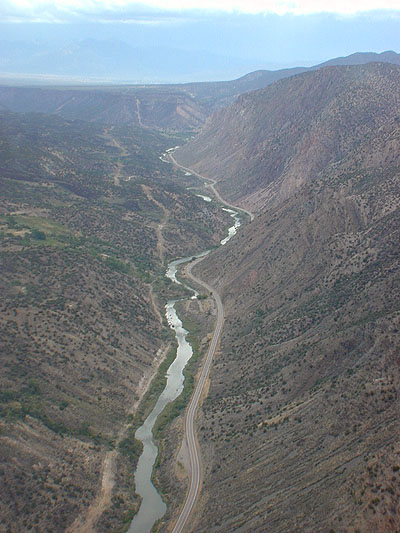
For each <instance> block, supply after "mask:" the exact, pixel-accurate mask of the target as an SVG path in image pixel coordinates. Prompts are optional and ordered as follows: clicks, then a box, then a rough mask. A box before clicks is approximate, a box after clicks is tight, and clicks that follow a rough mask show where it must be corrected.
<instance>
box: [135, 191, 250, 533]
mask: <svg viewBox="0 0 400 533" xmlns="http://www.w3.org/2000/svg"><path fill="white" fill-rule="evenodd" d="M206 198H207V199H206ZM203 199H204V201H206V202H207V201H209V199H208V197H204V198H203ZM223 209H224V210H225V211H227V212H229V214H230V215H231V216H232V218H233V219H234V224H233V225H232V226H231V227H230V228H229V229H228V235H227V237H225V238H224V239H222V241H221V243H220V244H221V245H222V246H223V245H224V244H226V243H227V242H228V241H229V240H230V239H231V238H232V237H233V236H234V235H235V234H236V231H237V229H238V228H239V226H240V225H241V221H240V216H239V213H238V212H237V211H235V210H233V209H228V208H226V207H224V208H223ZM209 252H210V250H206V251H204V252H202V253H199V254H197V255H195V256H193V255H191V256H190V257H185V258H182V259H177V260H175V261H172V262H171V263H169V265H168V268H167V272H166V276H167V277H168V278H169V279H170V280H171V281H173V282H174V283H178V284H181V282H180V281H179V280H178V279H177V277H176V274H177V270H178V267H179V266H180V265H183V264H184V263H188V262H191V263H190V265H189V266H188V268H187V274H188V276H189V277H190V278H191V279H193V281H195V282H196V283H197V284H198V285H200V286H202V287H204V288H205V289H206V290H207V291H208V292H209V293H212V295H213V296H214V299H215V301H216V303H217V322H216V327H215V330H214V334H213V337H212V339H211V344H210V347H209V350H208V353H207V356H206V360H205V362H204V364H203V369H202V372H201V376H200V379H199V381H198V383H197V385H196V388H195V391H194V393H193V396H192V399H191V401H190V404H189V407H188V409H187V411H186V416H185V431H186V435H185V438H186V440H187V447H188V450H189V458H190V465H191V482H190V487H189V492H188V494H187V496H186V500H185V504H184V507H183V508H182V510H181V513H180V515H179V517H178V520H177V522H176V524H175V527H174V533H178V532H180V531H182V528H183V527H184V525H185V523H186V520H187V518H188V517H189V515H190V513H191V511H192V509H193V506H194V503H195V501H196V498H197V496H198V492H199V489H200V481H201V468H200V458H199V452H198V450H197V443H196V438H195V430H194V415H195V412H196V409H197V406H198V403H199V400H200V397H201V393H202V390H203V387H204V383H205V381H206V379H207V376H208V372H209V369H210V367H211V363H212V359H213V356H214V353H215V349H216V347H217V344H218V340H219V337H220V334H221V331H222V326H223V319H224V317H223V307H222V302H221V299H220V297H219V295H218V294H217V293H216V292H215V291H214V290H213V289H212V287H210V286H209V285H207V284H206V283H204V282H203V281H201V280H199V279H197V278H195V277H194V276H193V274H192V273H191V270H192V268H193V266H194V265H195V264H197V263H198V262H200V261H201V260H202V259H204V257H205V256H206V255H207V254H208V253H209ZM193 259H194V260H193ZM185 286H186V287H187V288H188V289H189V290H191V291H192V292H193V296H192V298H196V297H197V295H198V292H197V291H196V290H195V289H193V288H192V287H189V286H188V285H186V284H185ZM176 302H177V300H170V301H169V302H168V303H167V305H166V318H167V320H168V324H169V326H170V327H171V329H173V330H174V332H175V336H176V340H177V343H178V348H177V353H176V358H175V360H174V362H173V363H172V364H171V366H170V367H169V369H168V371H167V384H166V386H165V389H164V390H163V392H162V393H161V395H160V397H159V398H158V400H157V403H156V404H155V406H154V408H153V410H152V411H151V413H150V414H149V416H148V417H147V418H146V420H145V422H144V423H143V425H142V426H140V427H139V428H138V429H137V431H136V434H135V437H136V438H137V439H138V440H140V441H141V442H142V443H143V452H142V454H141V456H140V458H139V461H138V465H137V468H136V472H135V484H136V492H137V493H138V494H139V495H140V496H141V498H142V502H141V505H140V509H139V512H138V513H137V514H136V515H135V517H134V519H133V521H132V523H131V526H130V528H129V533H148V532H150V531H151V529H152V527H153V525H154V523H155V522H156V521H157V520H159V519H160V518H162V517H163V516H164V514H165V512H166V505H165V503H164V501H163V500H162V498H161V497H160V495H159V494H158V492H157V490H156V489H155V487H154V485H153V483H152V482H151V476H152V472H153V466H154V463H155V460H156V458H157V454H158V449H157V446H156V445H155V443H154V441H153V427H154V424H155V423H156V420H157V417H158V416H159V415H160V413H161V412H162V411H163V409H164V407H165V406H166V405H167V404H168V403H170V402H172V401H174V400H175V399H176V398H177V397H178V396H179V395H180V394H181V392H182V391H183V386H184V380H185V377H184V375H183V370H184V368H185V366H186V364H187V362H188V361H189V359H190V358H191V357H192V354H193V351H192V347H191V346H190V344H189V343H188V342H187V340H186V335H187V333H188V332H187V330H185V329H184V328H183V326H182V321H181V320H180V318H179V317H178V315H177V313H176V309H175V304H176Z"/></svg>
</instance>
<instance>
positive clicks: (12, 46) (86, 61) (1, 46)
mask: <svg viewBox="0 0 400 533" xmlns="http://www.w3.org/2000/svg"><path fill="white" fill-rule="evenodd" d="M248 66H249V62H248V61H245V60H243V59H240V58H237V57H226V56H224V55H219V54H214V53H211V52H206V51H203V50H199V51H196V50H182V49H177V48H173V47H172V46H171V47H158V46H154V47H147V48H142V47H132V46H130V45H128V44H127V43H125V42H122V41H101V40H96V39H84V40H81V41H76V42H72V43H71V44H69V45H64V46H58V47H54V46H49V45H48V44H47V43H46V44H44V43H38V42H27V41H22V42H9V41H0V72H3V73H7V76H8V77H11V78H12V74H18V75H19V76H24V75H25V77H26V79H31V80H35V79H36V81H38V80H40V79H42V77H43V79H44V82H45V83H46V81H47V83H49V80H52V82H53V83H54V82H56V83H60V82H61V83H66V81H67V80H68V79H69V80H70V81H69V82H70V83H71V81H73V80H75V79H80V80H81V82H82V81H86V82H87V81H90V80H92V81H96V80H97V81H101V82H103V83H104V82H109V83H110V82H114V83H117V82H118V83H121V82H124V83H127V82H129V83H161V82H164V83H165V82H166V81H167V82H168V81H171V82H173V81H185V80H187V79H191V80H195V81H198V80H209V79H211V80H215V79H218V77H219V75H220V72H224V73H225V75H228V76H231V77H235V76H237V73H238V72H243V71H244V72H245V71H246V70H247V69H248Z"/></svg>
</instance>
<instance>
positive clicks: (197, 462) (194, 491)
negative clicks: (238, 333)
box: [168, 153, 254, 533]
mask: <svg viewBox="0 0 400 533" xmlns="http://www.w3.org/2000/svg"><path fill="white" fill-rule="evenodd" d="M168 155H169V157H170V159H171V161H172V163H173V164H174V165H176V166H177V167H179V168H181V169H182V170H185V171H187V172H190V173H191V174H195V175H196V176H198V177H199V178H201V179H204V180H206V181H209V182H211V185H210V188H211V189H212V191H213V193H214V194H215V196H216V198H217V199H218V200H219V201H220V202H221V203H223V204H224V205H226V206H228V207H231V208H232V209H235V210H238V211H242V212H244V213H246V214H247V215H248V216H249V217H250V220H254V215H253V213H250V211H247V210H246V209H243V208H241V207H236V206H234V205H231V204H228V203H227V202H226V201H225V200H224V199H223V198H221V196H220V194H219V192H218V191H217V190H216V189H215V183H216V181H215V180H213V179H211V178H206V177H205V176H202V175H201V174H199V173H198V172H195V171H193V170H192V169H190V168H186V167H184V166H182V165H180V164H179V163H178V162H177V161H176V159H175V158H174V156H173V155H172V154H171V153H169V154H168ZM206 257H207V256H203V257H199V258H198V259H196V260H194V261H192V262H191V263H190V264H189V265H188V267H187V269H186V272H187V275H188V277H189V278H191V279H192V280H193V281H194V282H195V283H197V284H198V285H200V286H201V287H203V288H204V289H206V291H208V292H209V293H210V294H212V296H213V297H214V300H215V302H216V304H217V322H216V325H215V329H214V333H213V336H212V339H211V343H210V346H209V348H208V352H207V355H206V358H205V361H204V365H203V368H202V370H201V374H200V378H199V381H198V382H197V385H196V388H195V390H194V393H193V396H192V398H191V400H190V403H189V407H188V408H187V410H186V414H185V437H186V443H187V448H188V453H189V461H190V471H191V478H190V487H189V491H188V493H187V494H186V500H185V503H184V505H183V507H182V509H181V512H180V514H179V516H178V519H177V520H176V522H175V525H174V529H173V530H172V533H181V531H183V528H184V527H185V524H186V522H187V520H188V518H189V516H190V514H191V512H192V510H193V508H194V506H195V503H196V500H197V498H198V496H199V493H200V487H201V459H200V451H199V446H198V443H197V439H196V433H195V427H194V419H195V415H196V411H197V407H198V406H199V403H200V398H201V395H202V392H203V388H204V385H205V383H206V380H207V377H208V374H209V372H210V368H211V364H212V361H213V358H214V355H215V351H216V349H217V346H218V342H219V339H220V336H221V332H222V327H223V325H224V308H223V305H222V301H221V297H220V295H219V294H218V293H217V291H216V290H215V289H213V288H212V287H211V286H210V285H208V283H206V282H205V281H203V280H201V279H199V278H197V277H196V276H195V275H194V274H192V268H193V267H194V266H195V265H197V264H199V263H200V262H201V261H203V260H204V259H205V258H206Z"/></svg>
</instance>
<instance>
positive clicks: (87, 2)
mask: <svg viewBox="0 0 400 533" xmlns="http://www.w3.org/2000/svg"><path fill="white" fill-rule="evenodd" d="M146 8H147V9H148V8H150V9H154V10H156V11H159V10H162V11H169V12H170V13H173V12H174V11H180V12H182V11H185V10H201V11H205V10H209V11H223V12H231V13H232V12H240V13H247V14H250V13H251V14H278V15H284V14H294V15H309V14H313V13H337V14H342V15H343V14H355V13H360V12H366V11H374V10H380V11H382V10H393V11H396V10H399V9H400V6H399V0H335V1H329V0H143V1H141V2H132V1H131V0H44V1H43V0H2V1H1V7H0V16H1V19H2V21H9V22H18V21H21V20H32V21H35V22H39V21H47V22H61V21H64V20H70V19H71V17H72V18H85V19H89V18H91V16H99V15H100V16H101V15H104V21H105V20H107V19H108V18H109V17H110V18H111V19H112V20H115V19H117V18H118V19H119V20H121V21H129V20H132V21H133V22H135V21H136V19H135V13H140V12H143V11H146ZM155 21H157V17H156V18H155ZM149 22H151V21H149Z"/></svg>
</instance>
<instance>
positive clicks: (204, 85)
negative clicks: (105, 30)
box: [0, 45, 400, 130]
mask: <svg viewBox="0 0 400 533" xmlns="http://www.w3.org/2000/svg"><path fill="white" fill-rule="evenodd" d="M22 49H23V47H22V45H21V50H22ZM115 49H116V50H119V49H120V48H119V47H118V46H116V48H115ZM65 53H66V51H65ZM74 54H75V52H74V51H73V50H71V57H72V56H74ZM71 61H72V59H71ZM370 62H383V63H392V64H400V54H397V53H395V52H391V51H388V52H383V53H381V54H376V53H372V52H371V53H357V54H352V55H350V56H348V57H340V58H336V59H332V60H330V61H328V62H326V63H322V64H321V65H315V66H313V67H309V68H306V67H298V68H291V69H282V70H275V71H272V70H257V71H255V72H251V73H249V74H246V75H245V76H242V77H241V78H239V79H236V80H232V81H221V82H193V83H184V84H164V85H119V86H97V87H92V86H89V87H88V86H84V87H82V86H80V87H68V88H66V87H64V88H62V87H57V88H56V87H13V86H11V87H10V86H8V85H7V86H6V85H4V86H3V87H0V109H2V110H7V111H17V112H21V111H22V112H26V111H29V112H40V113H52V114H57V115H60V116H62V117H64V118H67V119H82V120H88V121H90V122H101V123H106V124H114V123H117V124H121V123H125V124H133V125H138V126H145V127H151V128H161V129H170V130H178V129H198V128H200V127H201V126H202V125H203V124H204V122H205V120H206V118H207V117H208V116H209V115H211V114H212V112H213V111H215V110H216V109H218V108H221V107H226V106H228V105H229V104H231V103H232V102H233V101H234V100H235V99H236V98H237V97H238V96H239V95H241V94H243V93H246V92H249V91H253V90H256V89H262V88H265V87H267V86H268V85H270V84H271V83H274V82H275V81H278V80H280V79H283V78H288V77H291V76H294V75H296V74H301V73H303V72H308V71H314V70H318V69H320V68H322V67H325V66H333V65H356V64H364V63H370ZM3 63H4V58H3Z"/></svg>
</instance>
